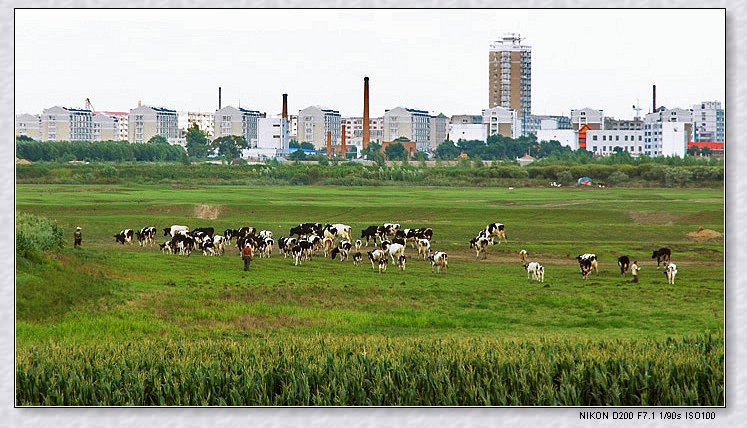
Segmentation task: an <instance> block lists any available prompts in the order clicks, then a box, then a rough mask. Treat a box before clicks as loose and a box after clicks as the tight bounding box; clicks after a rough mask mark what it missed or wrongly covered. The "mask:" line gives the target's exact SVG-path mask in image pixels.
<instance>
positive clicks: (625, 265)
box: [617, 256, 630, 276]
mask: <svg viewBox="0 0 747 428" xmlns="http://www.w3.org/2000/svg"><path fill="white" fill-rule="evenodd" d="M617 265H618V266H620V275H622V276H627V275H628V269H630V257H628V256H620V257H618V258H617Z"/></svg>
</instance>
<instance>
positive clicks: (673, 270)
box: [664, 263, 677, 285]
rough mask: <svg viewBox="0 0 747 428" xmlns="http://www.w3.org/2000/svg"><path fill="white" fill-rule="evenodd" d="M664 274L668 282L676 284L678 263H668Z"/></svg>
mask: <svg viewBox="0 0 747 428" xmlns="http://www.w3.org/2000/svg"><path fill="white" fill-rule="evenodd" d="M664 275H666V277H667V283H668V284H672V285H674V277H675V276H676V275H677V265H676V264H674V263H667V265H666V267H665V268H664Z"/></svg>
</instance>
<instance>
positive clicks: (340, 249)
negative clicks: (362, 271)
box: [331, 241, 353, 262]
mask: <svg viewBox="0 0 747 428" xmlns="http://www.w3.org/2000/svg"><path fill="white" fill-rule="evenodd" d="M351 248H353V244H351V243H350V241H342V242H340V243H339V244H338V245H337V246H336V247H335V248H334V249H332V252H331V254H332V260H334V259H335V257H337V254H340V261H341V262H342V261H345V260H347V258H348V252H350V249H351Z"/></svg>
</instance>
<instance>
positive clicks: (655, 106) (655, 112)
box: [654, 85, 656, 113]
mask: <svg viewBox="0 0 747 428" xmlns="http://www.w3.org/2000/svg"><path fill="white" fill-rule="evenodd" d="M654 113H656V85H654Z"/></svg>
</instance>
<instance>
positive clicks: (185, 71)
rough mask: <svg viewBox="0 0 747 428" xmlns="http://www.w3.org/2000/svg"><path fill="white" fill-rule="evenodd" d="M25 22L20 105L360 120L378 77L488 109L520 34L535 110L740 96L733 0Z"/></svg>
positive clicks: (137, 14)
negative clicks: (496, 77) (366, 92)
mask: <svg viewBox="0 0 747 428" xmlns="http://www.w3.org/2000/svg"><path fill="white" fill-rule="evenodd" d="M15 21H16V25H15V33H16V34H15V41H16V49H15V67H16V69H15V113H16V114H22V113H30V114H40V113H41V111H42V110H43V109H46V108H49V107H52V106H55V105H61V106H64V107H71V108H83V107H84V106H85V100H86V98H89V99H90V100H91V103H92V104H93V106H94V108H95V109H96V110H97V111H129V109H132V108H135V107H137V105H138V102H141V103H142V104H143V105H151V106H156V107H165V108H169V109H173V110H177V111H205V112H208V111H213V112H214V111H215V110H217V108H218V88H219V87H220V88H221V92H222V94H221V95H222V96H221V98H222V99H221V105H222V106H223V107H225V106H227V105H232V106H236V107H238V106H241V107H244V108H250V109H255V110H260V111H262V112H267V114H269V115H275V114H279V113H280V109H281V105H282V98H281V97H282V94H283V93H287V94H288V104H289V111H290V112H291V113H292V114H295V113H296V112H298V111H299V110H302V109H305V108H307V107H309V106H317V105H318V106H323V107H328V108H332V109H334V110H337V111H339V112H340V114H341V115H342V116H344V117H359V116H362V110H363V77H364V76H368V77H369V78H370V105H371V106H370V111H371V115H372V116H381V115H383V113H384V111H385V110H387V109H392V108H395V107H398V106H401V107H407V108H415V109H421V110H426V111H429V112H431V113H432V114H438V113H444V114H446V115H447V116H451V115H459V114H479V113H480V112H481V111H482V110H483V109H486V108H488V56H489V48H490V45H491V43H493V42H495V41H496V40H499V39H500V38H501V37H502V36H503V35H504V34H506V33H516V34H519V35H520V36H521V38H522V39H523V41H522V43H524V44H526V45H528V46H531V49H532V114H536V115H569V113H570V110H571V109H581V108H587V107H588V108H594V109H601V110H604V112H605V115H606V116H613V117H616V118H632V117H633V116H635V111H634V109H633V108H632V106H633V105H638V106H639V107H641V115H645V114H646V113H647V112H650V111H651V109H652V86H653V85H656V86H657V106H666V107H668V108H677V107H679V108H689V107H690V106H691V105H692V104H695V103H698V102H701V101H721V102H724V103H725V96H726V89H725V79H726V76H725V74H726V71H725V69H726V66H725V50H726V49H725V43H726V41H725V10H723V9H611V10H610V9H592V10H588V9H530V10H525V9H510V10H509V9H418V10H412V9H404V10H402V9H365V10H361V9H311V10H296V9H272V10H270V9H240V10H225V9H223V10H221V9H206V10H198V9H183V10H182V9H180V10H173V9H169V10H162V9H135V10H130V9H54V10H48V9H19V10H16V11H15ZM193 21H194V22H200V26H199V27H198V28H197V29H195V28H190V27H189V25H188V23H190V22H193ZM504 22H505V24H504ZM185 23H186V24H185ZM549 24H555V25H553V26H549ZM560 24H562V25H560ZM548 28H560V30H554V29H553V30H548ZM703 28H706V29H708V31H701V30H702V29H703ZM652 31H655V33H656V37H645V35H646V32H648V33H651V32H652ZM465 35H466V36H465ZM50 41H54V43H50ZM61 47H66V48H65V49H63V48H61ZM71 58H74V60H71ZM63 65H64V66H63Z"/></svg>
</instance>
